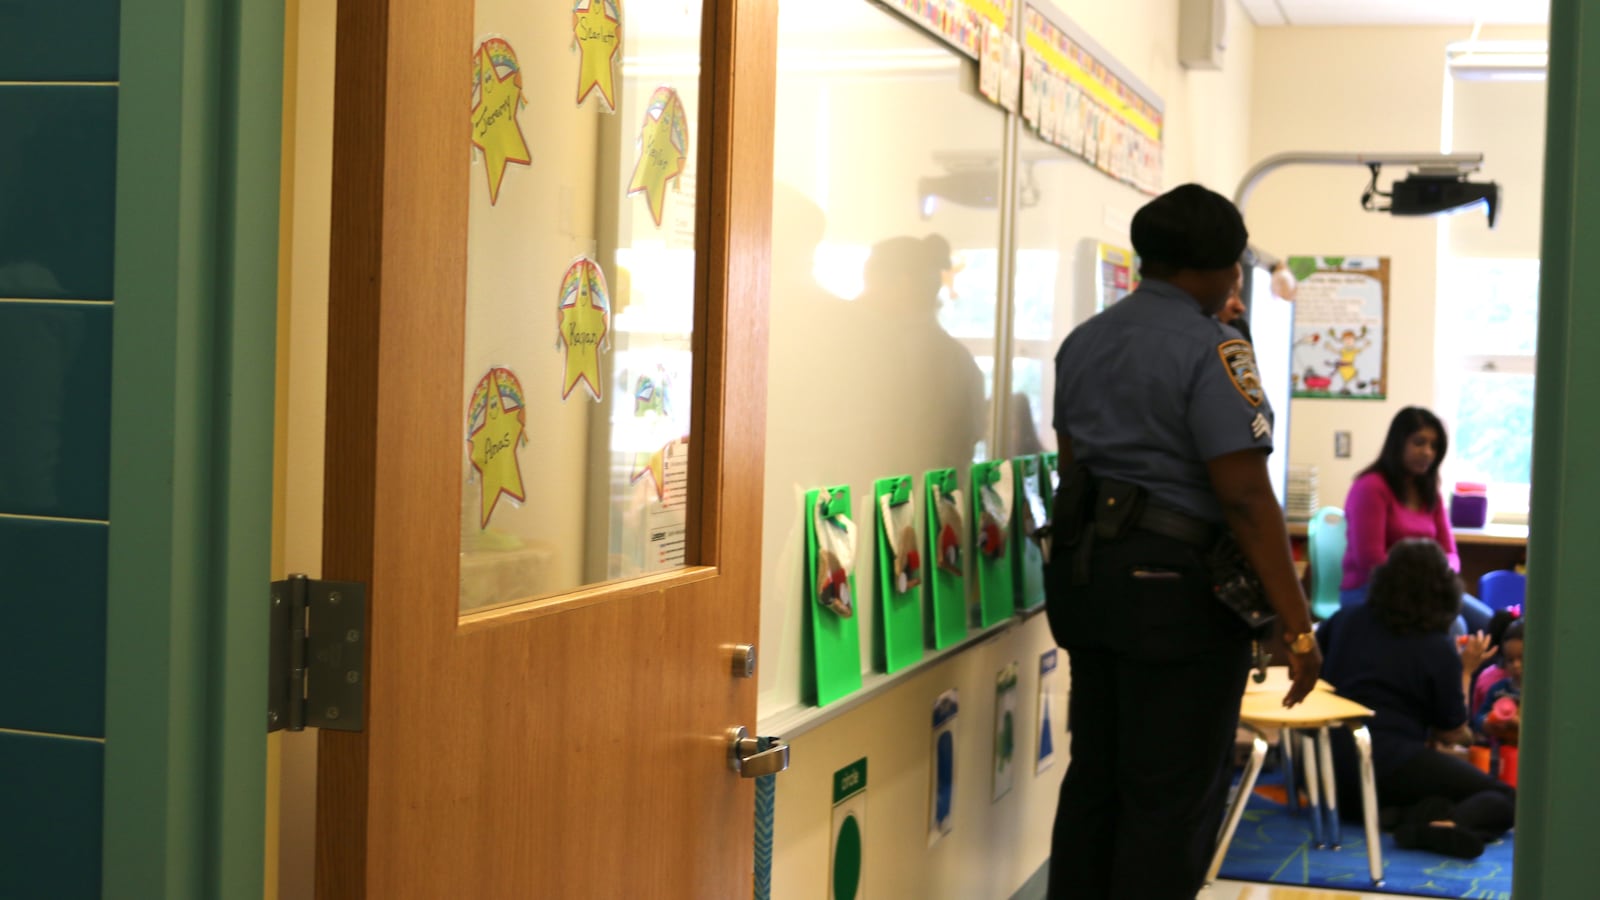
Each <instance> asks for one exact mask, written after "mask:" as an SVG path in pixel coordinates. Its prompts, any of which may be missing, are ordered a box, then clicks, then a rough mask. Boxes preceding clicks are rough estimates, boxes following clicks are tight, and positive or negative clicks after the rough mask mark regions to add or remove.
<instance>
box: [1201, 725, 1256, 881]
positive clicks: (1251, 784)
mask: <svg viewBox="0 0 1600 900" xmlns="http://www.w3.org/2000/svg"><path fill="white" fill-rule="evenodd" d="M1245 727H1246V728H1249V729H1250V730H1251V731H1253V732H1255V738H1254V740H1252V741H1251V745H1250V761H1249V762H1247V763H1245V767H1244V776H1243V777H1241V778H1240V779H1239V790H1238V792H1237V793H1235V794H1234V795H1233V802H1232V803H1231V804H1229V805H1228V814H1227V815H1226V816H1224V817H1223V819H1222V831H1221V832H1220V833H1219V834H1218V835H1217V850H1216V852H1215V853H1213V854H1211V868H1210V869H1207V870H1206V884H1210V883H1212V882H1213V881H1216V880H1217V872H1218V871H1220V870H1221V869H1222V858H1223V857H1225V856H1227V855H1228V845H1229V844H1230V843H1232V842H1233V834H1234V832H1235V831H1237V830H1238V829H1239V820H1240V819H1242V818H1244V808H1245V805H1246V804H1248V803H1249V802H1250V795H1251V794H1252V793H1253V792H1254V791H1255V789H1256V778H1257V777H1258V776H1259V775H1260V774H1261V764H1262V762H1263V761H1264V760H1266V758H1267V742H1266V740H1265V739H1264V738H1263V737H1262V736H1261V732H1259V731H1256V729H1255V728H1254V727H1252V726H1249V725H1246V726H1245Z"/></svg>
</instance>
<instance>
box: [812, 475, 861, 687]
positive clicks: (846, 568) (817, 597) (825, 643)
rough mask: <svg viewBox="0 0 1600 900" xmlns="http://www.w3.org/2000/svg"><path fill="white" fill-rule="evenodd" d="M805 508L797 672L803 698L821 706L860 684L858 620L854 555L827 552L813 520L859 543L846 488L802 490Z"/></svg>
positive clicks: (816, 523)
mask: <svg viewBox="0 0 1600 900" xmlns="http://www.w3.org/2000/svg"><path fill="white" fill-rule="evenodd" d="M824 501H825V505H823V507H822V509H820V510H819V509H818V506H819V504H821V503H823V502H824ZM805 511H806V512H805V515H806V574H805V604H806V611H805V616H804V618H805V626H804V627H803V628H802V629H801V631H802V634H803V638H802V640H803V643H804V644H805V645H806V646H805V648H804V652H803V653H802V654H801V664H800V667H801V672H800V675H801V681H802V682H803V689H804V692H805V699H806V700H807V701H808V702H811V703H815V704H816V705H817V706H825V705H827V704H829V703H832V702H833V701H835V700H838V699H839V698H840V697H844V696H846V695H847V694H849V693H850V692H852V691H855V690H859V689H860V688H861V625H860V621H861V620H860V617H859V616H857V615H855V612H856V611H857V607H856V599H855V593H856V592H855V585H856V574H855V566H854V564H853V563H854V559H853V558H852V559H847V560H839V559H837V555H836V554H832V553H830V551H829V550H828V546H829V544H830V543H831V542H830V539H829V536H823V535H819V534H818V533H817V529H818V527H819V521H818V520H819V519H821V520H823V521H822V522H821V523H820V527H823V528H836V529H837V531H838V532H840V533H849V535H850V537H851V538H852V539H853V540H854V543H855V544H856V545H859V543H860V541H859V537H858V535H857V534H856V532H855V525H854V521H853V520H852V519H851V517H850V488H849V487H831V488H821V489H819V490H814V491H808V492H807V493H806V505H805ZM852 549H854V548H852ZM855 555H856V554H852V556H855ZM824 559H825V560H826V561H827V562H828V563H829V564H828V566H827V567H826V570H824V567H823V566H822V564H821V561H822V560H824ZM841 564H842V566H841ZM841 610H848V611H849V614H848V615H846V614H844V613H843V612H842V611H841Z"/></svg>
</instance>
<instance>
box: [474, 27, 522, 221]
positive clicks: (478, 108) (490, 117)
mask: <svg viewBox="0 0 1600 900" xmlns="http://www.w3.org/2000/svg"><path fill="white" fill-rule="evenodd" d="M478 84H479V88H478V102H477V103H476V104H474V105H473V107H472V146H474V147H476V148H478V149H479V150H480V151H482V153H483V163H484V168H485V169H487V170H488V174H489V203H490V205H493V204H495V203H498V202H499V201H500V183H501V182H502V181H504V180H505V177H506V166H507V165H508V164H510V163H517V164H519V165H524V166H526V165H530V164H532V162H533V157H532V155H530V154H529V153H528V142H527V141H526V140H524V139H523V137H522V125H521V124H520V123H519V122H518V121H517V109H518V107H519V106H520V105H521V100H522V88H520V87H518V86H517V84H516V82H515V81H514V80H513V75H512V74H511V73H507V74H506V76H505V77H504V78H501V77H500V76H499V75H497V74H496V73H495V70H494V62H493V61H491V60H490V59H489V50H488V48H487V47H480V48H479V49H478Z"/></svg>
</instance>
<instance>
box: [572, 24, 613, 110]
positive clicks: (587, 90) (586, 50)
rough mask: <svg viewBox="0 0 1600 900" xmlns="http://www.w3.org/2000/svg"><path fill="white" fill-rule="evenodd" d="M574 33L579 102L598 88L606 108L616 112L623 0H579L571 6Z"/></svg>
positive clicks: (580, 103)
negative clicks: (616, 86)
mask: <svg viewBox="0 0 1600 900" xmlns="http://www.w3.org/2000/svg"><path fill="white" fill-rule="evenodd" d="M572 37H573V40H575V41H576V42H577V44H578V103H579V105H582V103H583V101H584V99H585V98H587V97H588V96H589V95H590V94H591V93H593V92H594V91H595V90H597V89H598V90H599V91H600V99H601V100H602V101H603V102H604V103H605V106H606V109H607V111H610V112H616V110H617V101H616V96H617V94H616V88H615V84H616V72H617V68H616V61H617V54H618V52H619V51H620V50H621V49H622V2H621V0H578V2H577V3H575V4H573V7H572Z"/></svg>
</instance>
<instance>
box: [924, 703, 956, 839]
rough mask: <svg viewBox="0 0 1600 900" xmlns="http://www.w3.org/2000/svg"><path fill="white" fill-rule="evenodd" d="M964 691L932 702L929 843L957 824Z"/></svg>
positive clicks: (929, 767)
mask: <svg viewBox="0 0 1600 900" xmlns="http://www.w3.org/2000/svg"><path fill="white" fill-rule="evenodd" d="M960 711H961V694H960V692H959V691H957V690H956V689H955V688H951V689H950V690H948V691H945V692H944V693H942V694H940V695H939V699H937V700H935V701H934V702H933V746H932V747H931V748H930V750H929V764H928V846H929V847H932V846H933V845H934V844H937V843H939V839H940V838H942V837H944V836H945V835H947V834H949V833H950V831H951V829H953V828H955V825H956V714H957V713H959V712H960Z"/></svg>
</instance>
